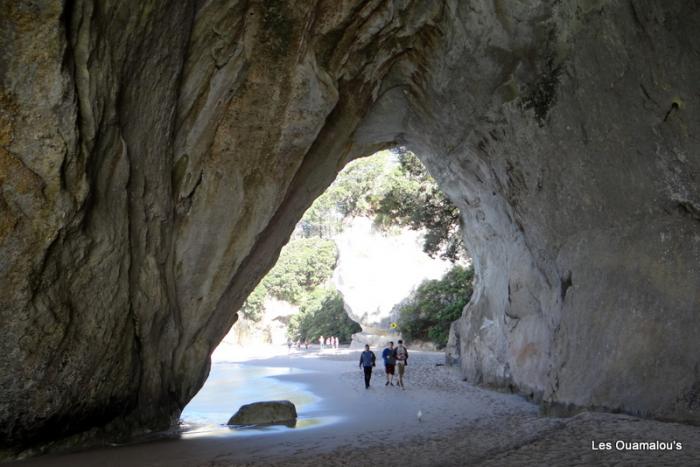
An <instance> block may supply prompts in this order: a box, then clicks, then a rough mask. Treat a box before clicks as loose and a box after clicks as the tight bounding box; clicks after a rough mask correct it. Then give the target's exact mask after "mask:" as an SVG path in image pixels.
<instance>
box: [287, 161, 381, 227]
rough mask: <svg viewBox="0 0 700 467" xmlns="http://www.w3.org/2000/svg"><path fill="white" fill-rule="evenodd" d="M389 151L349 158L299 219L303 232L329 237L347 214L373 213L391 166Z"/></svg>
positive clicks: (340, 225)
mask: <svg viewBox="0 0 700 467" xmlns="http://www.w3.org/2000/svg"><path fill="white" fill-rule="evenodd" d="M390 158H391V154H390V153H389V152H388V151H384V152H382V153H379V154H376V155H374V156H372V157H367V158H363V159H359V160H356V161H353V162H350V163H349V164H348V165H347V166H345V168H344V169H343V170H342V171H341V172H340V173H339V174H338V176H337V177H336V179H335V181H334V182H333V184H332V185H331V186H330V187H328V189H327V190H326V191H325V192H324V193H323V194H322V195H321V196H319V197H318V198H317V199H316V201H314V204H312V205H311V207H310V208H309V209H308V210H307V211H306V213H305V214H304V217H303V218H302V219H301V221H300V222H299V226H300V227H301V230H302V233H303V236H305V237H311V236H318V237H322V238H324V237H330V236H332V235H333V234H335V233H338V232H339V231H340V230H342V222H343V219H345V218H346V217H349V216H359V215H372V214H373V205H374V204H375V203H376V197H377V196H378V194H379V193H380V192H381V191H383V184H384V182H385V179H386V175H387V173H388V172H389V170H390Z"/></svg>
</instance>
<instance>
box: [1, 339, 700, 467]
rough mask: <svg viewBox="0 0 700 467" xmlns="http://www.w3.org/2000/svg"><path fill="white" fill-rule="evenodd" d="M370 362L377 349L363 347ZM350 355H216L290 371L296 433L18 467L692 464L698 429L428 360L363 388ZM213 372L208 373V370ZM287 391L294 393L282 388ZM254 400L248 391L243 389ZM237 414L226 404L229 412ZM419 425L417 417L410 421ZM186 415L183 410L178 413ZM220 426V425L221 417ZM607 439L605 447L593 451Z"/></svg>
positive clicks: (196, 440) (122, 450) (224, 360)
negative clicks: (300, 395)
mask: <svg viewBox="0 0 700 467" xmlns="http://www.w3.org/2000/svg"><path fill="white" fill-rule="evenodd" d="M373 350H375V352H376V353H377V354H378V355H379V353H380V352H381V349H373ZM358 359H359V351H356V350H349V349H340V350H330V349H329V350H324V351H319V349H318V348H316V347H314V348H310V349H309V350H303V349H302V350H295V349H293V350H292V351H291V352H289V353H288V350H287V348H286V347H284V348H261V349H245V350H244V349H220V350H218V351H217V353H215V355H214V359H213V361H214V363H213V365H214V367H216V365H228V364H241V363H244V364H245V365H248V366H259V367H264V368H267V369H269V368H279V369H283V370H285V369H290V368H292V369H294V371H281V372H280V373H279V374H275V375H274V376H270V377H269V378H273V379H274V380H276V381H277V382H279V384H280V385H281V387H284V384H285V383H286V382H288V383H290V387H292V386H293V387H298V388H303V389H304V391H307V392H308V393H310V394H313V401H314V402H313V403H309V404H308V406H302V409H301V410H300V419H304V418H305V417H306V418H308V419H309V420H311V419H315V420H322V421H323V423H319V424H318V425H313V424H311V425H310V426H303V424H302V426H301V427H300V428H295V429H284V430H267V431H266V430H263V431H250V432H247V433H245V434H239V433H232V432H231V431H229V430H227V429H226V428H224V427H219V428H218V429H215V430H213V431H209V432H207V431H206V430H205V431H204V432H202V433H200V434H196V435H193V434H183V435H182V436H180V437H176V438H174V439H166V440H161V441H154V442H148V443H140V444H133V445H128V446H120V447H111V448H99V449H92V450H88V451H83V452H78V453H71V454H64V455H50V456H44V457H39V458H34V459H29V460H26V461H21V462H17V463H13V465H17V466H26V467H30V466H37V467H49V466H61V467H65V466H78V467H79V466H97V465H99V466H101V467H109V466H169V467H177V466H202V467H204V466H206V467H225V466H239V465H240V466H264V465H272V466H307V465H309V466H311V465H313V466H329V465H330V466H335V465H346V466H353V465H377V466H379V465H381V466H432V465H455V466H456V465H479V466H510V465H512V466H517V465H548V466H551V465H581V466H584V465H585V466H588V465H630V466H632V465H634V466H640V465H642V466H644V465H649V466H652V465H653V466H658V465H700V428H698V427H692V426H687V425H681V424H674V423H662V422H657V421H651V420H642V419H638V418H634V417H630V416H626V415H613V414H605V413H582V414H580V415H577V416H575V417H571V418H552V417H543V416H540V415H539V408H538V406H536V405H534V404H532V403H530V402H528V401H526V400H525V399H523V398H521V397H520V396H517V395H512V394H503V393H499V392H495V391H490V390H486V389H482V388H477V387H474V386H471V385H469V384H467V383H465V382H463V381H462V380H461V378H460V376H459V375H458V373H457V371H456V370H455V369H454V368H450V367H447V366H444V365H442V363H443V360H444V357H443V355H442V354H441V353H437V352H411V357H410V360H409V366H408V368H407V373H406V380H405V386H406V387H405V390H401V389H400V388H398V387H396V386H385V384H384V382H385V377H384V371H383V366H382V364H381V360H380V359H378V362H377V368H376V369H375V372H374V376H373V379H372V386H371V387H370V389H368V390H366V389H365V388H364V383H363V375H362V371H361V370H360V369H359V368H358ZM213 371H214V370H213ZM292 383H293V384H292ZM253 391H254V388H253ZM237 408H238V407H233V406H232V407H224V408H223V409H222V411H223V412H225V413H228V414H229V415H230V414H233V412H235V411H236V409H237ZM419 410H420V411H421V414H422V418H421V420H418V417H417V413H418V411H419ZM185 412H187V410H186V411H185ZM221 423H225V420H224V421H223V422H221ZM620 440H622V442H623V443H624V442H653V441H664V442H672V441H675V442H678V443H681V445H682V449H681V450H673V451H655V450H648V449H647V450H632V449H631V448H630V449H625V450H618V449H617V448H616V446H615V443H616V442H618V441H620ZM598 442H603V443H605V442H611V443H612V449H610V450H605V449H602V450H601V449H596V450H594V449H593V448H592V443H598Z"/></svg>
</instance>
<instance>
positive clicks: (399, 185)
mask: <svg viewBox="0 0 700 467" xmlns="http://www.w3.org/2000/svg"><path fill="white" fill-rule="evenodd" d="M397 155H398V159H399V166H398V168H397V169H396V170H395V171H394V173H393V174H392V175H391V177H389V179H388V181H387V182H386V188H385V190H384V192H383V193H382V195H381V196H380V197H379V198H378V202H377V205H376V206H375V209H374V211H375V223H376V224H377V225H380V226H390V225H399V226H408V227H410V228H411V229H414V230H420V229H425V239H424V243H423V250H424V251H425V252H426V253H427V254H428V255H430V256H431V257H435V256H436V255H440V257H442V258H445V259H449V260H451V261H453V262H454V261H457V260H458V259H460V258H464V257H465V256H466V250H465V249H464V244H463V242H462V232H461V229H460V220H459V210H458V209H457V207H456V206H455V205H453V204H452V203H451V202H450V200H449V199H447V197H446V196H445V194H444V193H443V192H442V191H440V188H439V187H438V185H437V183H435V180H433V178H432V177H431V176H430V174H429V173H428V172H427V171H426V170H425V167H423V165H422V164H421V163H420V161H419V160H418V158H417V157H416V156H415V155H414V154H413V153H412V152H407V151H398V152H397Z"/></svg>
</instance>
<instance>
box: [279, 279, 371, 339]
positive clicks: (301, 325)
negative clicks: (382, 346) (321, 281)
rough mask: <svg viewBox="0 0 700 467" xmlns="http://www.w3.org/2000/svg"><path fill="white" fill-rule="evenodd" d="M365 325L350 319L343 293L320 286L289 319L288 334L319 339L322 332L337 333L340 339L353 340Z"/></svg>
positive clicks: (294, 337) (325, 333) (296, 337)
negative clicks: (346, 311)
mask: <svg viewBox="0 0 700 467" xmlns="http://www.w3.org/2000/svg"><path fill="white" fill-rule="evenodd" d="M361 330H362V328H361V327H360V325H359V324H357V323H356V322H355V321H353V320H351V319H350V318H349V317H348V315H347V313H345V310H344V308H343V297H342V295H341V294H340V293H339V292H338V291H337V290H334V289H327V288H322V287H320V288H317V289H316V290H314V291H313V292H312V293H311V295H309V296H308V297H307V299H306V301H305V302H304V303H303V304H302V305H301V310H300V311H299V313H297V314H296V315H294V316H292V318H291V320H290V321H289V328H288V331H287V334H288V335H289V338H290V339H292V340H294V341H297V340H301V341H302V342H303V341H305V340H307V339H308V340H309V341H310V342H316V341H317V340H318V338H319V337H320V336H324V337H330V336H337V337H338V338H339V339H340V342H341V343H348V342H350V340H351V338H352V335H353V334H354V333H356V332H360V331H361Z"/></svg>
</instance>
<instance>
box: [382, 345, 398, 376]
mask: <svg viewBox="0 0 700 467" xmlns="http://www.w3.org/2000/svg"><path fill="white" fill-rule="evenodd" d="M382 358H383V359H384V372H385V373H386V384H384V386H389V385H390V384H391V385H392V386H393V385H394V365H396V359H395V358H394V343H393V342H389V346H388V347H387V348H385V349H384V351H383V352H382Z"/></svg>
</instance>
